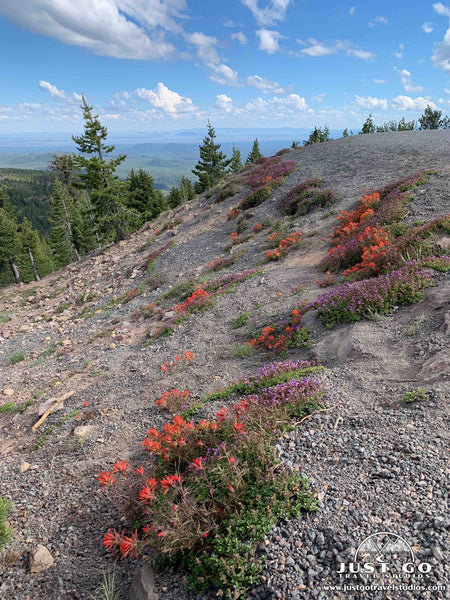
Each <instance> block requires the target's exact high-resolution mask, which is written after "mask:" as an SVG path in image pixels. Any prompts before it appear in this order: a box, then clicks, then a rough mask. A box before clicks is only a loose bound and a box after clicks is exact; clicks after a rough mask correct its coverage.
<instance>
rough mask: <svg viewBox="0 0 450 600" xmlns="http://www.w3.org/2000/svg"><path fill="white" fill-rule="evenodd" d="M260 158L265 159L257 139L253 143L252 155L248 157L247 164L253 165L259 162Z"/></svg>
mask: <svg viewBox="0 0 450 600" xmlns="http://www.w3.org/2000/svg"><path fill="white" fill-rule="evenodd" d="M260 158H263V155H262V153H261V150H260V149H259V142H258V139H256V140H255V141H254V142H253V147H252V150H251V152H250V154H249V155H248V156H247V160H246V161H245V162H246V164H247V165H248V164H253V163H255V162H256V161H257V160H259V159H260Z"/></svg>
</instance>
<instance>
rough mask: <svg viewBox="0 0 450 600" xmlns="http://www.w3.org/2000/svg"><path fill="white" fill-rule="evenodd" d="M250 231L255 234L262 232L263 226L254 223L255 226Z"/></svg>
mask: <svg viewBox="0 0 450 600" xmlns="http://www.w3.org/2000/svg"><path fill="white" fill-rule="evenodd" d="M252 230H253V231H254V232H255V233H259V232H260V231H262V230H263V226H262V225H261V223H256V225H253V227H252Z"/></svg>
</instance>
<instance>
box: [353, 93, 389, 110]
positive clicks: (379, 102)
mask: <svg viewBox="0 0 450 600" xmlns="http://www.w3.org/2000/svg"><path fill="white" fill-rule="evenodd" d="M355 102H356V104H357V105H358V106H361V107H362V108H369V109H372V110H373V109H376V108H378V109H380V110H387V109H388V101H387V100H386V98H373V97H372V96H368V97H367V98H362V97H361V96H358V95H357V94H356V96H355Z"/></svg>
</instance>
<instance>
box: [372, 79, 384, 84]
mask: <svg viewBox="0 0 450 600" xmlns="http://www.w3.org/2000/svg"><path fill="white" fill-rule="evenodd" d="M373 82H374V83H387V81H386V79H374V80H373Z"/></svg>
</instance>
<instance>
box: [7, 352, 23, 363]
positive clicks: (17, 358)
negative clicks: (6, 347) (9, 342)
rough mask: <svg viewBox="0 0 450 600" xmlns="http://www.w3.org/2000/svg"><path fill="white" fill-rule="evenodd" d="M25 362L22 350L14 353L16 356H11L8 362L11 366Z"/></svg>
mask: <svg viewBox="0 0 450 600" xmlns="http://www.w3.org/2000/svg"><path fill="white" fill-rule="evenodd" d="M23 360H25V354H24V353H23V352H22V350H18V351H17V352H14V354H11V356H10V357H9V358H8V361H7V362H8V364H9V365H15V364H16V363H19V362H22V361H23Z"/></svg>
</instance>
